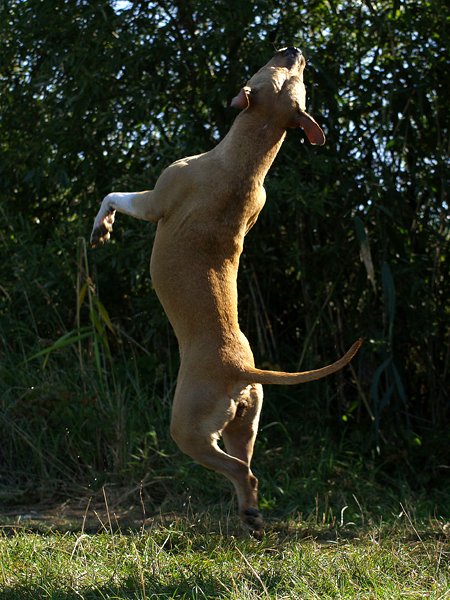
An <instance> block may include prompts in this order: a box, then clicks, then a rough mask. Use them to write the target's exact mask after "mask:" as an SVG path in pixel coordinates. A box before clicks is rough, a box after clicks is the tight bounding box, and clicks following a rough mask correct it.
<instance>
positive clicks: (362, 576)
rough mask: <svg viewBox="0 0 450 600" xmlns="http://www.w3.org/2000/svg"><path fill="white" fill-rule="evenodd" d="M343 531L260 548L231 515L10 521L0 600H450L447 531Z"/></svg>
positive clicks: (319, 530)
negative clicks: (49, 523)
mask: <svg viewBox="0 0 450 600" xmlns="http://www.w3.org/2000/svg"><path fill="white" fill-rule="evenodd" d="M344 516H345V513H343V515H342V521H341V523H339V524H337V525H336V526H335V527H330V526H329V525H323V524H317V522H316V521H315V520H314V519H310V520H309V522H304V521H303V522H301V521H299V520H292V521H290V522H284V523H283V522H279V521H277V522H273V523H271V524H270V527H269V531H268V532H267V534H266V536H265V538H264V539H263V540H262V541H257V540H254V539H252V538H249V537H247V535H245V534H244V533H243V532H242V530H241V529H240V527H239V525H238V524H237V523H236V522H235V521H234V519H233V518H231V519H230V518H229V517H228V516H227V515H226V514H222V515H220V514H219V515H217V514H189V515H188V516H185V517H176V516H172V517H170V516H167V517H165V518H163V517H160V518H158V519H152V520H148V519H147V520H143V521H142V523H141V525H140V526H134V527H131V528H123V529H120V528H118V527H117V521H116V519H115V517H114V515H110V514H109V513H108V514H106V515H103V516H99V515H98V522H97V525H98V529H99V531H98V532H96V533H88V529H87V527H86V520H85V519H84V520H83V523H82V525H81V527H79V528H78V529H76V528H75V530H73V531H70V532H66V533H64V532H63V531H59V532H58V531H55V530H54V529H52V528H50V529H48V530H47V531H45V528H44V529H42V525H41V528H40V529H41V530H40V532H36V531H33V530H32V528H31V525H32V523H28V524H26V525H24V524H21V523H20V522H19V523H17V521H16V522H15V523H14V522H13V520H11V522H10V523H9V525H8V526H6V527H3V533H2V535H1V537H0V597H1V598H2V599H3V598H4V599H5V600H6V599H8V600H9V599H10V600H13V599H21V598H54V599H57V598H58V599H67V600H68V599H72V598H73V599H75V598H86V599H94V598H110V599H111V598H136V599H144V598H234V599H236V600H238V599H239V600H242V599H246V598H248V599H250V598H278V599H280V600H281V599H284V598H318V599H319V598H320V599H323V598H367V599H369V598H370V599H374V598H377V599H378V598H386V599H389V600H392V599H394V598H436V599H438V598H439V599H444V598H450V567H449V564H450V544H449V541H450V538H449V537H448V534H449V531H448V529H449V525H448V524H447V525H446V524H445V522H444V521H442V520H439V519H428V520H427V521H423V522H420V523H417V522H413V520H412V519H411V517H410V516H409V515H408V514H407V513H406V512H404V511H402V512H401V513H399V514H398V515H396V516H395V517H393V516H391V517H390V522H389V523H385V522H384V521H383V520H382V519H380V521H379V522H378V523H370V524H367V525H365V526H360V525H359V526H356V525H355V524H352V523H351V522H346V521H345V519H344Z"/></svg>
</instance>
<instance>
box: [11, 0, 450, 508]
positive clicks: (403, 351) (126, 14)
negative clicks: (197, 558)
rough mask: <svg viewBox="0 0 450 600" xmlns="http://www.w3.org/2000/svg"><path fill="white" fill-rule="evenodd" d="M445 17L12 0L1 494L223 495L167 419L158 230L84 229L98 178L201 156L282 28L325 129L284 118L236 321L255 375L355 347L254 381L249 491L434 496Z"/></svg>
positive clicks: (296, 502) (342, 9) (435, 8)
mask: <svg viewBox="0 0 450 600" xmlns="http://www.w3.org/2000/svg"><path fill="white" fill-rule="evenodd" d="M449 26H450V21H449V17H448V11H447V10H446V5H445V3H444V2H443V0H433V1H432V2H431V1H430V2H427V1H424V0H420V1H419V0H379V1H377V2H372V1H371V0H365V1H364V2H361V1H356V0H343V1H342V2H334V1H333V0H330V1H325V0H305V1H304V2H295V1H292V2H289V3H285V4H284V3H278V2H273V1H271V0H253V1H251V2H242V1H241V0H236V1H235V0H227V2H223V1H217V2H214V3H211V2H206V1H203V0H189V1H186V0H183V1H170V0H168V1H165V0H164V1H163V0H161V1H158V2H142V1H139V0H135V1H133V2H113V1H112V0H95V1H91V0H89V1H87V0H66V1H65V2H61V3H56V4H55V3H54V2H51V1H50V0H26V1H22V0H3V2H2V3H1V4H0V44H1V48H0V56H1V62H0V153H1V160H0V199H1V205H0V214H1V220H2V228H1V233H0V247H1V255H2V260H1V261H0V302H1V304H0V344H1V346H0V361H1V363H0V388H1V391H0V393H1V395H0V439H1V440H2V441H1V445H0V499H1V500H2V501H3V502H9V503H14V502H25V501H27V502H33V501H37V500H40V499H41V500H42V499H45V498H49V497H55V496H56V497H57V496H58V495H59V496H64V497H66V496H67V495H74V494H83V493H86V492H88V493H91V492H93V491H95V490H97V489H99V488H100V487H101V485H102V484H104V483H106V482H107V483H109V484H112V483H113V484H115V485H116V486H117V487H118V488H121V489H122V488H123V487H127V488H131V489H134V490H136V489H137V490H138V489H139V482H140V481H141V480H142V481H143V485H142V490H143V491H142V493H143V494H144V497H145V500H146V503H147V506H150V507H154V508H155V509H156V508H157V507H160V506H161V504H162V503H169V504H170V503H171V502H179V498H180V497H181V498H182V499H184V500H185V501H190V498H191V496H192V494H194V495H196V496H195V497H196V498H198V497H200V499H201V501H202V502H205V501H208V500H210V501H215V500H217V499H218V498H222V497H223V494H224V493H227V491H228V486H227V485H226V483H224V482H222V481H219V480H218V478H216V477H215V476H214V475H210V474H206V473H205V471H204V470H203V469H200V468H198V467H196V466H195V465H193V464H191V462H190V461H189V460H187V459H183V458H182V457H181V456H180V454H179V453H178V452H177V450H176V448H175V447H174V445H173V444H172V442H171V441H170V439H169V436H168V433H167V424H168V420H169V414H170V401H171V396H172V393H173V389H174V385H175V378H176V371H177V361H178V357H177V348H176V342H175V339H174V336H173V334H172V332H171V330H170V328H169V326H168V324H167V321H166V319H165V317H164V314H163V312H162V309H161V307H160V306H159V303H158V301H157V299H156V297H155V295H154V293H153V292H152V288H151V281H150V278H149V275H148V259H149V255H150V251H151V245H152V236H153V232H154V228H153V226H152V225H151V224H145V223H141V222H134V221H133V220H131V219H127V218H126V217H120V218H119V219H118V222H117V225H116V227H115V232H114V236H113V240H112V242H111V243H110V244H109V246H108V247H105V248H102V249H101V250H96V251H91V250H90V249H88V248H87V245H86V240H87V239H88V237H89V234H90V229H91V225H92V221H93V218H94V216H95V214H96V211H97V209H98V206H99V202H100V200H101V199H102V197H103V196H104V195H105V194H106V193H107V192H109V191H112V190H137V189H146V188H151V187H152V186H153V184H154V182H155V180H156V178H157V176H158V174H159V173H160V172H161V170H162V168H164V167H165V166H166V165H168V164H169V163H170V162H171V161H172V160H174V159H176V158H179V157H181V156H184V155H190V154H195V153H197V152H200V151H204V150H207V149H209V148H211V147H212V146H213V145H214V144H215V143H216V142H217V140H218V139H220V138H221V137H222V136H223V135H224V134H225V133H226V132H227V130H228V128H229V126H230V124H231V123H232V121H233V118H234V116H235V114H234V112H233V110H232V109H230V108H229V107H228V106H229V102H230V99H231V98H232V97H233V96H234V95H235V94H236V92H237V91H238V90H239V89H240V87H241V86H242V84H243V83H245V82H246V80H247V79H248V77H249V76H250V75H251V74H252V73H253V72H254V71H255V70H256V69H258V68H259V67H260V66H261V65H262V64H264V63H265V62H266V61H267V60H268V58H269V57H270V56H271V54H272V52H273V46H276V47H281V46H283V45H287V44H291V45H292V44H294V45H298V46H300V47H301V48H302V49H303V51H304V54H305V55H306V56H307V59H308V68H307V73H306V82H307V86H308V93H309V100H308V109H309V111H310V112H311V113H312V114H313V115H314V116H315V118H316V119H317V121H318V122H319V123H320V124H321V125H322V126H323V128H324V130H325V132H326V135H327V144H326V146H325V147H323V148H318V149H316V148H313V147H311V146H309V145H308V143H303V141H304V140H303V135H302V133H301V131H290V132H289V134H288V137H287V141H286V142H285V144H284V146H283V148H282V151H281V152H280V155H279V156H278V158H277V161H276V163H275V165H274V167H273V169H272V170H271V172H270V174H269V177H268V180H267V189H268V203H267V205H266V207H265V209H264V211H263V213H262V215H261V217H260V220H259V221H258V224H257V225H256V227H255V228H254V229H253V230H252V231H251V233H250V234H249V236H248V239H247V244H246V248H245V252H244V255H243V257H242V265H241V271H240V278H239V289H240V307H239V309H240V315H241V323H242V328H243V329H244V331H245V332H246V333H247V335H248V336H249V338H250V339H251V342H252V345H253V348H254V350H255V355H256V359H257V363H258V365H260V366H271V367H273V368H278V367H280V368H283V369H287V370H288V369H290V370H294V369H295V370H297V369H304V368H312V367H316V366H319V365H322V364H324V363H325V362H328V361H331V360H333V359H334V358H335V357H336V356H337V355H338V354H341V353H342V352H343V350H344V349H345V348H347V347H348V346H349V345H350V343H351V342H352V341H353V340H354V339H355V338H357V337H359V336H364V337H365V339H366V342H365V345H364V348H363V350H362V352H361V353H360V355H359V356H358V357H357V359H356V360H355V361H354V363H353V365H352V367H351V368H350V369H347V370H346V371H345V372H343V373H340V374H339V375H338V376H335V377H333V378H330V379H328V380H326V381H324V382H318V383H314V384H310V385H305V386H303V387H299V388H295V389H294V388H289V389H287V388H286V389H282V388H277V389H275V388H271V389H269V388H268V389H267V390H266V397H267V400H266V404H265V409H264V415H263V421H262V431H261V435H260V438H259V443H258V448H257V453H256V457H255V468H256V470H257V472H258V473H259V474H260V475H261V479H262V505H263V508H265V509H266V510H268V509H270V508H273V509H277V510H284V511H286V510H287V511H300V512H301V511H314V510H316V509H317V502H318V500H317V498H320V502H323V503H324V508H323V510H324V511H331V510H332V508H331V507H332V503H333V502H334V501H336V502H337V503H339V502H341V504H340V506H343V503H345V502H347V503H348V498H350V499H351V498H352V496H354V495H355V493H357V494H362V497H361V496H359V497H360V500H357V502H363V501H365V502H368V503H371V504H373V505H374V506H376V505H377V503H379V502H382V501H383V499H385V498H386V495H387V496H389V495H392V496H396V495H401V494H402V493H404V490H405V489H408V490H409V492H408V493H410V491H411V489H412V491H413V493H415V494H417V496H422V497H423V498H424V499H426V500H425V502H428V504H427V506H428V508H429V510H430V511H432V510H433V509H434V508H435V509H436V510H440V511H445V510H447V509H448V504H446V502H445V498H446V499H447V500H448V495H445V492H446V490H447V492H448V474H449V466H450V463H449V448H450V428H449V385H448V383H449V382H448V370H449V361H450V352H449V347H450V346H449V303H448V299H449V291H450V290H449V286H450V284H449V281H450V278H449V277H448V274H449V258H448V253H447V249H448V237H449V230H448V196H447V190H448V185H449V162H448V150H449V121H450V110H449V108H450V106H449V104H450V103H449V99H448V82H449V80H450V78H449V76H450V63H449V61H448V50H449V39H450V32H449ZM205 482H206V484H205ZM133 486H135V487H134V488H133ZM205 488H207V489H205ZM169 490H170V491H171V492H172V493H169ZM366 492H367V495H366ZM175 498H178V500H175ZM166 505H167V504H166ZM353 505H354V506H355V507H356V505H355V503H354V502H353ZM436 507H437V508H436ZM445 507H447V508H445Z"/></svg>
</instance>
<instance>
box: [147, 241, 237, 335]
mask: <svg viewBox="0 0 450 600" xmlns="http://www.w3.org/2000/svg"><path fill="white" fill-rule="evenodd" d="M170 233H171V232H167V234H166V232H161V231H159V230H158V233H157V235H156V238H155V242H154V246H153V251H152V257H151V261H150V274H151V278H152V283H153V287H154V289H155V291H156V294H157V295H158V298H159V300H160V302H161V304H162V306H163V308H164V310H165V312H166V314H167V317H168V319H169V321H170V322H171V324H172V327H173V328H174V330H175V334H176V336H177V338H178V341H179V342H180V345H182V344H183V343H184V342H185V341H186V340H189V341H190V342H192V341H193V340H194V339H198V338H200V337H204V336H209V337H216V338H227V337H229V336H230V335H232V334H234V333H235V332H236V331H238V330H239V325H238V315H237V284H236V278H237V270H238V266H239V254H240V252H239V253H237V252H236V251H235V252H231V253H229V252H228V253H227V255H224V253H221V251H220V248H218V247H216V246H214V245H213V244H212V243H211V241H210V240H209V241H205V240H203V241H202V242H200V241H198V239H197V238H196V237H195V236H189V237H188V236H185V237H184V239H183V240H180V238H178V240H177V241H176V242H174V238H173V237H172V235H168V234H170ZM181 242H183V243H181Z"/></svg>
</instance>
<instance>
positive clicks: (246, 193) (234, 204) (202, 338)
mask: <svg viewBox="0 0 450 600" xmlns="http://www.w3.org/2000/svg"><path fill="white" fill-rule="evenodd" d="M304 67H305V60H304V58H303V55H302V53H301V52H300V51H299V50H298V49H297V48H285V49H283V50H280V51H278V52H277V53H276V54H275V56H274V57H273V58H272V59H271V60H270V61H269V62H268V63H267V64H266V65H265V66H264V67H263V68H262V69H260V70H259V71H258V72H257V73H256V74H255V75H254V76H253V77H252V78H251V79H250V81H249V82H248V83H247V85H246V86H245V87H243V88H242V90H241V91H240V93H239V94H238V95H237V96H236V98H234V99H233V101H232V106H234V107H236V108H238V109H240V110H241V112H240V114H239V115H238V117H237V118H236V120H235V122H234V124H233V126H232V127H231V129H230V131H229V133H228V134H227V135H226V136H225V138H224V139H223V140H222V141H221V142H220V143H219V144H218V145H217V146H216V147H215V148H213V149H212V150H210V151H209V152H206V153H204V154H199V155H198V156H191V157H189V158H183V159H181V160H178V161H176V162H174V163H173V164H172V165H170V166H169V167H168V168H167V169H166V170H165V171H163V173H162V174H161V176H160V177H159V179H158V181H157V182H156V186H155V188H154V189H153V190H152V191H145V192H138V193H112V194H109V195H108V196H106V198H105V199H104V200H103V203H102V205H101V208H100V211H99V213H98V215H97V217H96V219H95V223H94V229H93V232H92V237H91V241H92V244H93V245H96V244H97V243H98V242H104V241H106V240H107V239H109V236H110V232H111V230H112V224H113V222H114V215H115V212H116V211H118V212H122V213H125V214H129V215H132V216H134V217H137V218H140V219H144V220H147V221H154V222H157V223H158V227H157V232H156V237H155V242H154V246H153V252H152V257H151V265H150V272H151V277H152V281H153V285H154V287H155V290H156V292H157V294H158V297H159V299H160V301H161V303H162V305H163V307H164V310H165V312H166V314H167V316H168V318H169V320H170V322H171V324H172V326H173V328H174V331H175V334H176V336H177V339H178V343H179V348H180V358H181V364H180V371H179V374H178V382H177V388H176V392H175V398H174V403H173V410H172V423H171V434H172V436H173V438H174V440H175V441H176V443H177V444H178V446H179V447H180V449H181V450H182V451H183V452H185V453H186V454H188V455H189V456H191V457H192V458H193V459H195V460H196V461H198V462H199V463H201V464H202V465H204V466H205V467H208V468H210V469H213V470H215V471H217V472H219V473H222V474H223V475H225V477H227V478H228V479H230V480H231V481H232V483H233V484H234V487H235V489H236V492H237V498H238V503H239V513H240V516H241V518H242V520H243V521H244V522H245V523H246V524H247V525H248V526H249V527H250V528H251V529H252V530H254V531H259V530H261V528H262V518H261V514H260V512H259V511H258V500H257V488H258V482H257V479H256V477H255V476H254V475H253V474H252V472H251V470H250V461H251V458H252V454H253V446H254V442H255V438H256V434H257V429H258V421H259V415H260V411H261V405H262V399H263V393H262V386H261V384H262V383H275V384H283V383H287V384H294V383H301V382H305V381H312V380H314V379H320V378H322V377H325V376H326V375H328V374H330V373H333V372H335V371H337V370H339V369H341V368H342V367H343V366H344V365H346V364H347V363H348V362H349V361H350V360H351V359H352V357H353V356H354V354H355V353H356V352H357V350H358V348H359V346H360V342H359V341H358V342H356V343H355V344H354V345H353V346H352V348H351V349H350V350H349V351H348V352H347V353H346V354H345V355H344V356H343V357H342V358H341V359H340V360H338V361H337V362H335V363H333V364H331V365H329V366H327V367H324V368H322V369H317V370H315V371H309V372H304V373H280V372H276V371H263V370H260V369H256V368H255V365H254V360H253V354H252V351H251V349H250V346H249V343H248V341H247V339H246V337H245V336H244V334H243V333H242V332H241V330H240V327H239V322H238V311H237V284H236V279H237V271H238V266H239V257H240V255H241V252H242V248H243V243H244V237H245V235H246V233H247V232H248V231H249V229H250V228H251V227H252V226H253V225H254V223H255V221H256V219H257V217H258V214H259V212H260V210H261V209H262V207H263V206H264V203H265V200H266V193H265V190H264V187H263V182H264V178H265V176H266V173H267V171H268V170H269V168H270V166H271V164H272V162H273V160H274V158H275V156H276V155H277V152H278V151H279V149H280V147H281V144H282V143H283V140H284V138H285V135H286V129H287V128H290V127H302V128H303V129H304V131H305V133H306V135H307V137H308V139H309V141H310V142H311V143H313V144H323V143H324V141H325V138H324V135H323V132H322V130H321V129H320V127H319V126H318V125H317V123H316V122H315V121H314V119H313V118H312V117H311V116H310V115H308V113H306V112H305V87H304V84H303V70H304ZM221 437H222V438H223V442H224V445H225V449H226V452H224V451H223V450H221V449H220V448H219V446H218V440H219V438H221Z"/></svg>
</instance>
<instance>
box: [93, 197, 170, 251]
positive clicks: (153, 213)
mask: <svg viewBox="0 0 450 600" xmlns="http://www.w3.org/2000/svg"><path fill="white" fill-rule="evenodd" d="M116 211H117V212H120V213H124V214H126V215H130V216H131V217H135V218H136V219H142V220H144V221H153V222H157V221H159V219H160V218H161V217H162V214H161V212H160V210H158V208H157V206H156V198H155V193H154V191H153V190H150V191H146V192H113V193H111V194H108V195H107V196H106V197H105V198H104V199H103V202H102V204H101V206H100V210H99V211H98V214H97V216H96V217H95V221H94V227H93V229H92V234H91V244H92V245H93V246H96V245H97V244H99V243H101V244H103V243H105V242H107V241H108V240H109V238H110V236H111V231H112V227H113V223H114V218H115V214H116Z"/></svg>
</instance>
